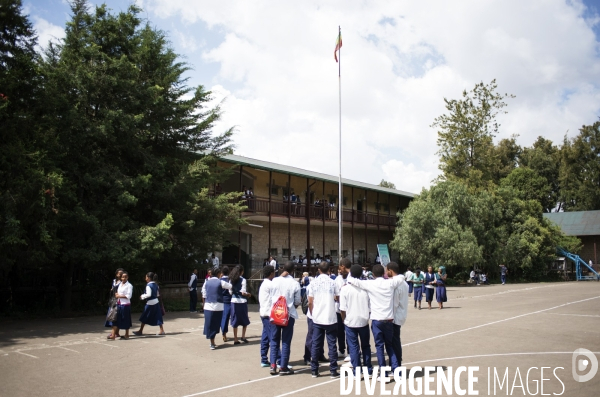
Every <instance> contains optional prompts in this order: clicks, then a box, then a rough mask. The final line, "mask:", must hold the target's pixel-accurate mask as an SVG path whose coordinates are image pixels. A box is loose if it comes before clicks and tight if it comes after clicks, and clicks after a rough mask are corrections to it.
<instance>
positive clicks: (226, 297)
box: [221, 266, 231, 342]
mask: <svg viewBox="0 0 600 397" xmlns="http://www.w3.org/2000/svg"><path fill="white" fill-rule="evenodd" d="M221 272H222V274H221V280H223V281H225V282H226V283H229V267H228V266H223V268H222V269H221ZM230 317H231V292H230V291H229V290H228V289H224V290H223V318H222V319H221V333H222V334H223V342H227V332H229V319H230Z"/></svg>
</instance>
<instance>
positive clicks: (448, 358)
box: [275, 352, 600, 397]
mask: <svg viewBox="0 0 600 397" xmlns="http://www.w3.org/2000/svg"><path fill="white" fill-rule="evenodd" d="M592 353H594V354H599V355H600V352H592ZM550 354H573V352H527V353H524V352H519V353H497V354H477V355H473V356H457V357H445V358H436V359H432V360H419V361H413V362H410V363H403V364H402V365H403V366H407V365H412V364H423V363H431V362H438V361H448V360H462V359H467V358H484V357H501V356H516V355H519V356H524V355H550ZM375 367H377V365H374V366H373V368H375ZM339 380H340V379H333V380H330V381H327V382H321V383H317V384H315V385H311V386H307V387H303V388H301V389H296V390H292V391H290V392H287V393H284V394H279V395H277V396H275V397H283V396H289V395H291V394H296V393H300V392H301V391H304V390H308V389H312V388H315V387H319V386H323V385H326V384H328V383H332V382H335V381H339Z"/></svg>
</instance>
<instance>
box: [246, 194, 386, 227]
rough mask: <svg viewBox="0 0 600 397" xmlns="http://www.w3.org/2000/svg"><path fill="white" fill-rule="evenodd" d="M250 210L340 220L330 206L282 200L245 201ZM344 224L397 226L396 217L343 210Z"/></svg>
mask: <svg viewBox="0 0 600 397" xmlns="http://www.w3.org/2000/svg"><path fill="white" fill-rule="evenodd" d="M244 202H245V204H246V206H247V207H248V209H247V210H246V212H249V213H254V214H268V213H269V205H270V208H271V215H278V216H285V217H288V216H289V217H291V218H304V219H306V211H307V210H308V214H309V216H310V218H311V219H316V220H321V221H323V220H325V221H336V222H337V220H338V208H337V207H329V206H319V205H314V204H311V205H309V206H307V205H306V204H304V203H300V204H299V203H297V202H291V203H290V202H287V201H281V200H271V202H270V203H269V199H268V198H264V197H254V198H252V199H245V200H244ZM342 216H343V221H344V222H349V223H350V222H354V223H358V224H365V223H366V224H370V225H380V226H395V225H396V216H395V215H387V214H381V213H379V214H378V213H377V212H365V211H357V210H343V211H342Z"/></svg>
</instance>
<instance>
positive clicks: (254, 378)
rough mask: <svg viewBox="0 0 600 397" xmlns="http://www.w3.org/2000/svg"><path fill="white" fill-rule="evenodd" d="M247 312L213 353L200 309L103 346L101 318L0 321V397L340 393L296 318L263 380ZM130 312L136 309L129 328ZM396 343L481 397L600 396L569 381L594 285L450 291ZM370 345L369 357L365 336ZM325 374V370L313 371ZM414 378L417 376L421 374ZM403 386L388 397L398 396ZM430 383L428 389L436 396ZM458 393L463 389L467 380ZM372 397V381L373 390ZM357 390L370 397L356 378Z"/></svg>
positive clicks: (599, 351) (597, 343)
mask: <svg viewBox="0 0 600 397" xmlns="http://www.w3.org/2000/svg"><path fill="white" fill-rule="evenodd" d="M434 304H435V302H434ZM250 310H251V313H250V320H251V322H252V323H251V325H250V326H249V328H248V335H247V336H248V339H249V340H250V343H249V344H246V345H236V346H234V345H233V342H231V341H230V342H227V343H223V342H221V341H220V339H218V345H219V347H218V348H217V350H214V351H211V350H209V343H208V341H207V340H206V339H205V337H204V336H203V335H202V327H203V322H204V318H203V315H202V314H190V313H167V315H166V316H165V330H166V332H167V336H155V335H154V334H155V333H156V332H158V327H150V328H146V331H148V332H152V333H153V334H152V335H147V336H142V337H132V338H131V339H129V340H127V341H125V340H117V341H107V340H106V335H107V333H108V331H107V329H105V328H103V324H104V318H102V317H86V318H71V319H53V320H36V321H11V322H6V321H5V322H4V323H3V324H2V327H1V328H0V330H1V331H0V396H70V395H73V396H112V395H119V396H134V395H141V394H144V395H151V396H180V397H181V396H198V395H205V394H210V395H214V396H285V395H293V394H297V395H310V396H331V395H340V387H341V385H340V382H341V381H340V380H332V379H330V378H329V377H328V376H323V377H320V378H316V379H314V378H312V377H311V375H310V369H309V368H307V367H306V366H304V364H303V361H302V355H303V351H304V348H303V345H304V338H305V336H306V318H305V317H304V316H302V317H301V318H300V320H298V321H297V322H296V325H295V329H294V338H293V344H292V353H291V359H290V361H291V364H292V365H293V366H294V369H295V370H296V373H295V374H294V375H292V376H287V377H280V376H270V375H269V372H268V368H261V367H260V354H259V343H260V334H261V323H260V318H259V317H258V307H257V306H251V307H250ZM138 317H139V314H133V319H134V328H137V321H136V320H137V318H138ZM230 335H231V332H230ZM231 336H232V335H231ZM401 337H402V345H403V360H404V361H403V365H406V367H407V368H408V369H409V370H410V369H411V368H414V367H416V366H421V367H423V366H432V367H441V370H442V371H444V372H446V373H448V374H450V373H451V374H454V373H455V372H456V369H457V368H458V367H461V366H466V367H469V366H477V367H479V369H478V370H474V371H476V372H474V376H476V377H477V382H476V383H475V384H474V390H475V391H478V392H479V395H507V394H509V395H510V394H511V392H512V395H517V396H519V395H533V394H535V393H536V388H540V386H541V385H542V384H543V387H544V389H543V393H544V394H553V393H554V394H555V395H563V396H578V397H585V396H590V397H591V396H598V395H599V393H600V392H599V390H600V374H596V376H595V377H593V378H592V379H591V380H589V381H587V382H576V381H575V380H574V377H573V375H572V369H573V363H574V362H577V363H580V362H581V361H582V359H583V360H584V362H585V361H587V362H588V366H587V368H586V370H584V371H578V372H577V374H580V375H581V374H585V373H587V372H589V370H590V367H591V366H592V365H593V359H591V358H589V357H583V356H579V357H578V358H577V360H575V358H574V357H573V352H574V351H575V350H576V349H578V348H584V349H587V350H589V351H591V352H593V357H594V358H595V359H596V360H597V359H598V357H599V356H600V283H598V282H592V281H590V282H570V283H556V284H519V285H510V284H508V285H504V286H502V285H492V286H479V287H476V286H469V287H449V288H448V302H447V304H446V308H445V309H444V310H437V309H434V310H426V309H425V310H414V309H412V308H410V309H409V313H408V319H407V321H406V324H405V325H404V326H403V327H402V334H401ZM371 345H372V350H373V352H374V351H375V349H374V344H373V341H372V340H371ZM373 363H374V365H376V358H375V357H374V358H373ZM542 367H544V369H543V371H544V372H543V374H542ZM547 367H550V368H547ZM559 367H561V368H559ZM488 370H489V371H490V378H488ZM494 370H496V373H497V374H499V375H498V379H499V380H500V381H502V380H503V379H504V378H503V377H504V375H505V373H507V378H506V381H505V382H504V385H503V388H502V389H500V386H499V383H498V381H497V380H496V379H495V378H494ZM450 371H454V372H450ZM328 372H329V371H328V368H327V365H326V364H324V365H323V367H322V368H321V373H322V374H325V375H327V374H328ZM419 374H420V375H419ZM419 376H420V380H421V381H422V380H424V379H425V378H423V377H422V372H420V373H417V379H419ZM542 378H543V379H544V380H543V381H542ZM418 382H419V380H417V384H418ZM400 385H401V384H400V383H398V387H399V389H398V390H397V392H399V393H402V390H401V388H400ZM436 385H437V383H436V382H435V381H434V382H433V383H432V384H431V386H430V388H431V389H432V390H434V392H435V391H436ZM494 385H495V387H496V392H495V393H494ZM394 386H395V383H390V384H389V385H387V390H388V391H392V392H393V391H394ZM509 386H510V387H511V390H507V389H508V388H509ZM521 386H522V387H521ZM460 387H461V388H463V389H466V388H467V375H466V373H463V374H462V376H461V377H460ZM488 387H489V389H488ZM454 390H455V391H456V389H454ZM380 392H381V389H380V385H379V384H377V385H376V388H375V395H379V394H380ZM538 392H540V394H541V392H542V390H538ZM355 394H356V389H353V390H352V391H351V395H355ZM406 394H410V389H408V390H407V391H406ZM540 394H538V395H540ZM361 395H367V392H366V389H365V384H364V382H363V383H361ZM443 395H445V393H443Z"/></svg>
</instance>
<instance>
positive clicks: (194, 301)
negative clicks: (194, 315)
mask: <svg viewBox="0 0 600 397" xmlns="http://www.w3.org/2000/svg"><path fill="white" fill-rule="evenodd" d="M196 305H198V291H196V290H193V291H190V311H191V312H195V311H196Z"/></svg>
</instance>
